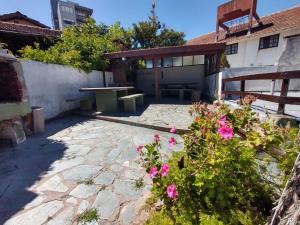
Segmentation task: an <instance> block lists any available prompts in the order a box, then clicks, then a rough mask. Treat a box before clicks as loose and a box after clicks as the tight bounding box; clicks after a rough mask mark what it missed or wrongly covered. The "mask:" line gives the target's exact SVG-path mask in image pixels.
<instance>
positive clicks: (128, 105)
mask: <svg viewBox="0 0 300 225" xmlns="http://www.w3.org/2000/svg"><path fill="white" fill-rule="evenodd" d="M119 101H123V102H124V111H125V112H135V111H136V105H138V106H142V105H143V104H144V94H133V95H127V96H123V97H120V98H119Z"/></svg>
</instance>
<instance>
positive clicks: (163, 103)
mask: <svg viewBox="0 0 300 225" xmlns="http://www.w3.org/2000/svg"><path fill="white" fill-rule="evenodd" d="M190 107H191V102H190V101H186V100H185V101H179V100H178V99H176V98H164V99H162V100H159V101H157V100H155V99H153V98H145V107H144V108H140V107H139V108H137V112H136V113H124V112H121V113H109V114H101V115H103V116H106V117H112V118H117V119H121V120H127V121H132V122H136V123H141V124H146V125H154V126H162V127H172V126H176V127H177V128H179V129H187V128H188V127H189V125H190V124H191V123H192V121H193V118H192V117H191V116H190V114H189V112H188V111H189V109H190Z"/></svg>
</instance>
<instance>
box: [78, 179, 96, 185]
mask: <svg viewBox="0 0 300 225" xmlns="http://www.w3.org/2000/svg"><path fill="white" fill-rule="evenodd" d="M78 184H85V185H93V184H95V182H94V181H93V179H86V180H84V181H79V182H78Z"/></svg>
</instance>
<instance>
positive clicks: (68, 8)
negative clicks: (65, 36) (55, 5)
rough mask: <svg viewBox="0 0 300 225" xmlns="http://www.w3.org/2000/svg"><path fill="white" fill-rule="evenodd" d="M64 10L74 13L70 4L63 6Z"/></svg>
mask: <svg viewBox="0 0 300 225" xmlns="http://www.w3.org/2000/svg"><path fill="white" fill-rule="evenodd" d="M61 9H62V11H64V12H66V13H72V14H73V13H74V11H73V9H72V8H71V7H68V6H61Z"/></svg>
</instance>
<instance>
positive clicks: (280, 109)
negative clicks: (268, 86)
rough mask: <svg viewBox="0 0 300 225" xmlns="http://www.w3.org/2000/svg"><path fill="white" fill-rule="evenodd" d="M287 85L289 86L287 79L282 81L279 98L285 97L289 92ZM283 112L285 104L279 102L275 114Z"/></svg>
mask: <svg viewBox="0 0 300 225" xmlns="http://www.w3.org/2000/svg"><path fill="white" fill-rule="evenodd" d="M289 84H290V80H289V79H283V80H282V85H281V91H280V97H287V94H288V91H289ZM284 110H285V103H283V102H281V101H280V103H279V104H278V110H277V114H284Z"/></svg>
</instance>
